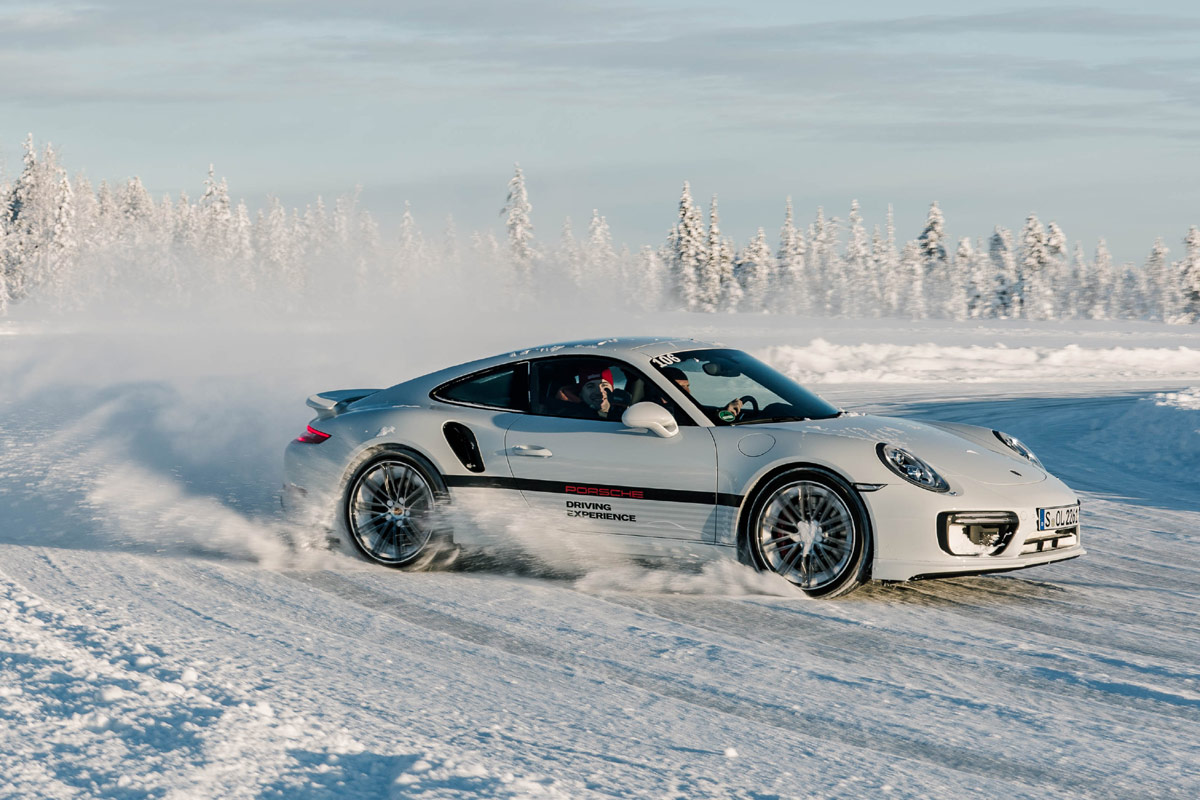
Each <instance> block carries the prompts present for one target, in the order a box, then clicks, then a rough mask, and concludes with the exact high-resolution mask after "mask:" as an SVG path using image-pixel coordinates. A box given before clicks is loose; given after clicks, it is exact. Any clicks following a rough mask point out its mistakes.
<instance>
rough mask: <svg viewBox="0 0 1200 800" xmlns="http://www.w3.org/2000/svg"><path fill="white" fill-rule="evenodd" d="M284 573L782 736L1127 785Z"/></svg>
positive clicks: (1000, 771) (964, 765)
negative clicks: (753, 696)
mask: <svg viewBox="0 0 1200 800" xmlns="http://www.w3.org/2000/svg"><path fill="white" fill-rule="evenodd" d="M283 574H284V575H286V576H287V577H289V578H291V579H293V580H295V581H298V582H300V583H302V584H305V585H308V586H311V587H312V588H314V589H318V590H320V591H323V592H326V593H328V594H331V595H334V596H336V597H338V598H339V599H342V600H344V601H347V602H350V603H354V604H355V605H359V606H361V607H363V608H366V609H368V610H371V611H377V612H380V613H383V614H387V615H389V616H391V617H394V618H396V619H399V620H401V621H404V622H407V623H409V624H412V625H417V626H419V627H422V628H425V629H427V630H432V631H435V632H437V633H441V634H444V635H447V636H451V637H453V638H456V639H459V640H460V641H464V642H467V643H470V644H474V645H484V646H487V647H493V648H496V649H498V650H501V651H503V652H505V653H508V654H510V655H513V656H517V657H520V658H528V659H534V660H538V661H543V662H546V661H548V662H551V663H552V664H555V665H567V666H570V667H571V668H573V669H578V670H580V671H583V672H588V673H592V674H598V675H599V676H601V677H602V678H603V679H605V680H612V681H616V682H620V683H624V684H626V685H628V686H630V687H632V688H635V689H637V690H639V691H647V692H651V693H653V694H657V695H660V696H663V697H667V698H670V699H673V700H677V701H679V702H682V703H686V704H689V705H692V706H697V707H700V708H703V709H707V710H710V711H715V712H717V713H720V714H726V715H729V716H733V717H737V718H740V719H742V720H745V721H749V722H753V723H758V724H763V725H767V726H769V727H772V728H775V729H777V730H782V731H786V732H788V733H789V734H792V735H796V736H800V737H806V738H814V739H818V740H823V741H827V742H831V743H834V744H837V745H842V746H850V747H855V748H859V749H863V750H870V751H872V752H876V753H879V754H881V755H884V756H890V757H897V758H903V759H908V760H912V761H917V762H920V763H923V764H928V765H933V766H935V767H938V768H943V769H950V770H953V771H956V772H960V773H967V774H972V775H975V776H977V777H981V778H986V779H989V780H996V781H1000V782H1002V783H1006V784H1018V785H1021V786H1024V787H1026V788H1029V789H1035V790H1039V791H1044V790H1045V789H1046V787H1047V785H1053V786H1054V787H1055V788H1056V790H1057V791H1059V792H1072V793H1078V795H1079V796H1080V797H1086V798H1089V799H1090V798H1100V797H1114V798H1124V797H1126V796H1128V793H1129V791H1132V790H1133V788H1134V787H1132V786H1130V787H1121V786H1120V785H1119V784H1118V783H1117V782H1116V781H1114V780H1113V776H1111V775H1104V774H1099V773H1092V774H1081V771H1080V770H1079V769H1078V768H1075V769H1058V768H1054V767H1049V766H1044V765H1039V764H1030V763H1022V764H1021V765H1020V769H1019V771H1017V770H1014V769H1013V765H1012V764H1010V763H1008V762H1007V761H998V760H997V759H995V757H994V754H992V753H988V752H985V751H979V750H972V749H969V748H966V747H962V746H959V745H946V744H942V743H940V742H934V741H928V740H919V739H916V738H914V737H913V731H912V730H911V729H910V730H908V731H905V733H904V734H897V733H891V732H888V731H886V730H883V729H864V728H863V726H862V725H860V724H853V723H848V722H841V721H838V720H832V719H829V718H827V717H822V716H818V715H816V714H812V713H807V712H804V711H802V710H796V709H793V708H783V707H781V706H770V705H765V704H762V703H761V702H759V701H755V700H750V699H748V698H745V697H740V696H737V695H733V694H731V693H729V692H723V691H720V690H707V691H706V690H704V689H702V688H698V687H695V686H689V685H684V684H680V683H674V682H671V681H670V680H667V679H664V678H663V677H661V676H658V675H655V674H652V673H649V672H646V671H644V670H639V669H637V668H635V667H633V666H630V665H628V664H622V663H619V662H613V661H609V660H602V659H599V658H587V657H584V656H580V655H579V654H577V653H574V652H570V651H567V650H561V649H558V648H554V647H551V646H548V645H544V644H541V643H538V642H533V641H530V640H528V639H525V638H522V637H519V636H515V635H513V634H510V633H508V632H505V631H502V630H500V629H498V628H494V627H489V626H487V625H481V624H479V623H476V622H471V621H469V620H464V619H462V618H460V617H456V616H453V615H451V614H447V613H444V612H441V611H435V610H433V609H430V608H425V607H420V606H417V605H413V604H411V603H404V602H403V601H402V600H400V599H399V598H397V597H396V596H394V595H389V594H387V593H385V592H380V591H377V590H375V589H371V588H368V587H366V586H363V585H362V584H360V583H357V582H355V581H352V580H350V579H348V578H345V577H343V576H341V575H339V574H337V573H333V572H328V571H322V572H298V571H288V572H285V573H283Z"/></svg>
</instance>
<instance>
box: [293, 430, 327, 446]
mask: <svg viewBox="0 0 1200 800" xmlns="http://www.w3.org/2000/svg"><path fill="white" fill-rule="evenodd" d="M328 438H329V434H328V433H323V432H321V431H319V430H317V429H316V428H314V427H313V426H312V425H309V426H307V427H306V428H305V429H304V433H302V434H300V435H299V436H297V437H296V441H297V442H303V443H304V444H320V443H321V442H323V441H325V440H326V439H328Z"/></svg>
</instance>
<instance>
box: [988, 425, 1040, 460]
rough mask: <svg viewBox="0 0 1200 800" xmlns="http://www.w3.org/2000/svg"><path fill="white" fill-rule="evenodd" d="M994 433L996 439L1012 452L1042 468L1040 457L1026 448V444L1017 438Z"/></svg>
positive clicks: (998, 432)
mask: <svg viewBox="0 0 1200 800" xmlns="http://www.w3.org/2000/svg"><path fill="white" fill-rule="evenodd" d="M992 433H994V434H996V438H997V439H999V440H1000V441H1001V442H1003V443H1004V446H1005V447H1007V448H1008V449H1009V450H1012V451H1013V452H1014V453H1016V454H1017V455H1019V456H1020V457H1021V458H1023V459H1025V460H1026V461H1029V462H1031V463H1033V464H1036V465H1037V466H1039V467H1041V466H1042V462H1041V461H1038V457H1037V456H1035V455H1034V454H1033V451H1032V450H1030V449H1029V448H1028V447H1026V446H1025V444H1024V443H1023V442H1022V441H1021V440H1020V439H1018V438H1017V437H1015V436H1009V435H1008V434H1007V433H1001V432H1000V431H992Z"/></svg>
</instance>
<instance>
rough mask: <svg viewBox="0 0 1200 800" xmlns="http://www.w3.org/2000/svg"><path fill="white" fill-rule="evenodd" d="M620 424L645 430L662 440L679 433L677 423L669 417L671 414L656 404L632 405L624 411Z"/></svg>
mask: <svg viewBox="0 0 1200 800" xmlns="http://www.w3.org/2000/svg"><path fill="white" fill-rule="evenodd" d="M621 422H622V424H624V425H625V427H626V428H645V429H646V430H648V431H650V432H651V433H654V434H657V435H658V436H661V437H663V438H664V439H670V438H671V437H672V436H674V435H676V434H677V433H679V423H678V422H676V421H675V418H674V417H672V416H671V412H670V411H667V410H666V409H665V408H663V407H662V406H660V405H659V404H658V403H651V402H648V401H647V402H642V403H634V404H633V405H631V406H630V407H629V408H627V409H625V413H624V414H622V415H621Z"/></svg>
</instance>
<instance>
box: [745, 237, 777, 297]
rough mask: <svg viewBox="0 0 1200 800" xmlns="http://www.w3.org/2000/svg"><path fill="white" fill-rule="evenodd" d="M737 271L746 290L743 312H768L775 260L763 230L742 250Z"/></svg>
mask: <svg viewBox="0 0 1200 800" xmlns="http://www.w3.org/2000/svg"><path fill="white" fill-rule="evenodd" d="M737 271H738V273H739V276H740V277H741V280H742V285H743V288H744V296H743V300H742V308H743V310H745V311H751V312H755V313H758V312H763V311H767V310H768V300H769V299H770V293H771V286H772V284H773V283H774V273H775V259H774V258H772V257H771V247H770V245H768V244H767V234H766V232H765V231H763V229H762V228H759V229H758V233H757V234H756V235H755V236H754V238H753V239H751V240H750V242H749V243H748V244H747V245H746V247H745V249H744V250H742V255H741V257H740V258H739V259H738V270H737Z"/></svg>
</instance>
